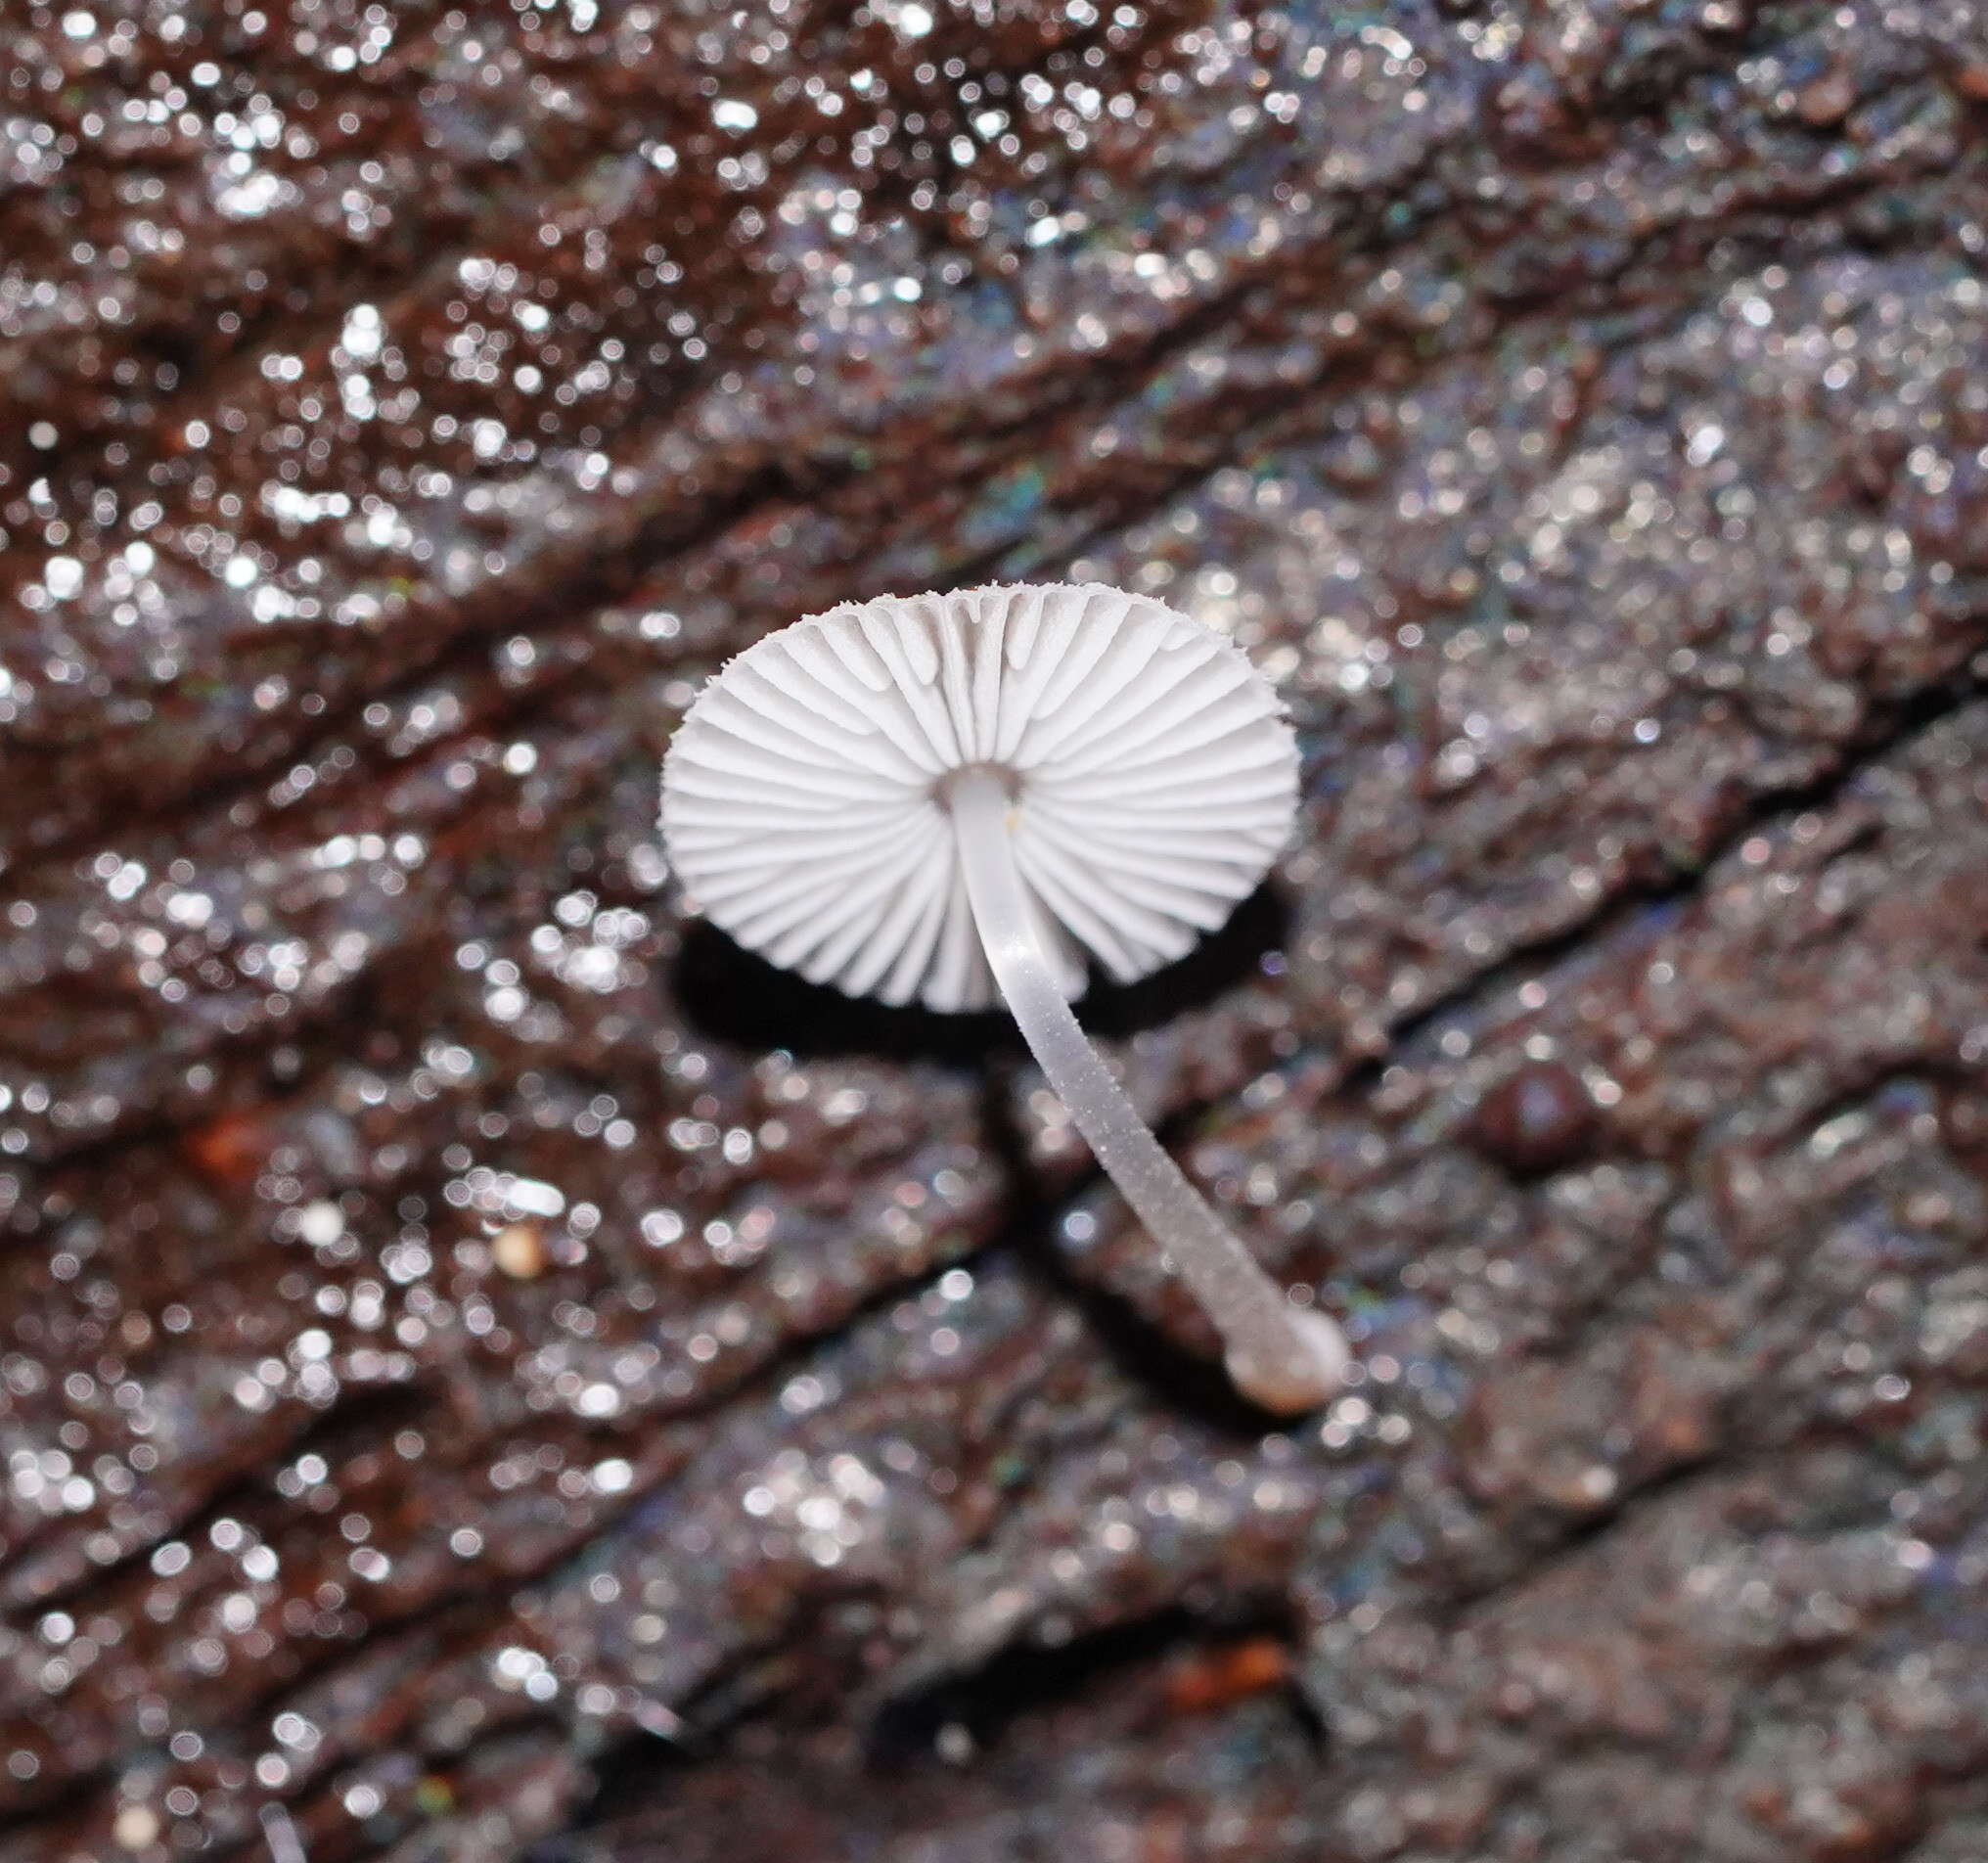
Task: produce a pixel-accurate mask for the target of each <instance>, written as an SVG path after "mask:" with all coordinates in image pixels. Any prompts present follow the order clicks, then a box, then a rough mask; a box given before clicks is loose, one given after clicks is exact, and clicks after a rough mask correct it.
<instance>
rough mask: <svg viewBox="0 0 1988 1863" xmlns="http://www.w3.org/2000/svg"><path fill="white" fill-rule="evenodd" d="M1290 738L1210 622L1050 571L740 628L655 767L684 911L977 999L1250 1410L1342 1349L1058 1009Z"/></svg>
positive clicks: (911, 990) (1258, 830) (1137, 950)
mask: <svg viewBox="0 0 1988 1863" xmlns="http://www.w3.org/2000/svg"><path fill="white" fill-rule="evenodd" d="M1296 785H1297V754H1296V749H1295V746H1294V744H1293V742H1292V737H1291V732H1290V728H1289V726H1288V725H1287V724H1286V723H1285V721H1284V718H1283V714H1282V707H1281V705H1280V704H1279V703H1278V700H1277V696H1276V694H1275V693H1274V692H1273V691H1272V690H1271V688H1270V686H1269V685H1268V684H1267V683H1266V682H1265V681H1264V679H1263V678H1262V677H1261V675H1259V674H1258V673H1257V671H1256V670H1255V668H1254V667H1253V666H1251V665H1250V663H1249V661H1248V660H1247V659H1245V658H1244V657H1243V655H1242V653H1241V652H1239V651H1238V650H1237V649H1236V648H1235V647H1234V646H1233V645H1231V644H1230V643H1229V642H1228V641H1226V640H1224V639H1223V638H1222V637H1221V636H1220V635H1218V634H1215V633H1213V632H1212V631H1210V630H1209V629H1207V628H1205V627H1203V626H1201V625H1200V624H1199V623H1197V622H1195V621H1192V620H1189V619H1188V618H1187V617H1186V616H1185V615H1182V614H1177V613H1174V612H1173V611H1172V610H1170V609H1167V608H1163V607H1161V606H1160V605H1159V604H1158V603H1156V602H1152V601H1149V600H1146V599H1144V598H1142V597H1139V596H1133V595H1126V594H1122V593H1120V592H1119V591H1118V590H1116V589H1109V588H1103V587H1096V586H1072V585H1068V584H1051V585H1047V586H1033V587H1032V586H1018V587H1010V588H989V589H976V590H972V591H970V592H966V593H962V594H955V595H945V596H939V595H926V596H919V597H916V598H911V599H899V598H896V597H883V598H881V599H879V600H877V601H873V602H867V603H861V604H850V605H847V606H844V607H841V608H837V609H834V610H831V611H830V612H829V613H826V614H820V615H815V616H812V617H810V618H808V619H806V620H802V621H798V622H796V623H795V624H794V625H792V626H791V627H787V628H783V629H781V630H780V631H779V632H777V633H774V634H770V635H768V636H767V637H766V638H765V639H764V640H762V641H760V642H758V643H757V644H756V645H755V646H753V647H751V648H750V649H748V650H747V651H746V652H745V653H744V654H742V655H740V656H739V658H738V659H734V660H733V661H731V662H730V663H729V664H728V665H727V666H726V667H725V668H724V670H723V671H722V672H721V673H720V674H719V675H718V677H717V678H716V679H714V680H713V681H712V682H711V683H710V684H709V685H708V686H707V687H706V688H705V689H704V691H703V692H702V693H701V694H700V697H699V699H698V701H697V703H696V704H694V705H693V706H692V707H691V710H690V714H689V715H688V717H686V719H685V720H684V723H683V726H682V728H681V729H680V730H679V731H678V732H677V734H676V738H675V741H674V742H673V743H672V744H671V746H670V750H669V754H668V756H667V758H666V759H665V761H664V765H663V783H662V822H663V832H664V835H665V837H666V839H667V841H668V843H669V852H670V859H671V861H672V864H673V865H674V866H675V868H676V871H677V873H678V874H679V876H680V877H681V878H682V880H683V882H684V885H685V886H686V888H687V889H688V891H689V893H690V895H691V898H692V899H693V901H694V902H695V904H696V905H697V907H698V908H699V909H700V910H701V911H702V912H703V913H705V914H706V915H707V916H708V917H709V918H710V919H711V920H712V921H713V922H714V923H716V924H717V925H718V926H720V927H721V928H722V929H723V930H724V931H727V932H729V933H730V934H731V935H732V936H733V937H734V938H736V939H738V941H739V942H740V943H741V944H743V945H745V947H746V948H747V949H749V950H753V951H756V952H758V953H759V954H760V955H761V956H762V957H765V958H766V959H768V960H769V961H770V962H772V963H775V964H778V965H781V966H783V967H785V968H788V969H791V970H794V971H797V972H799V973H800V975H801V976H803V977H807V978H809V979H810V980H811V981H814V982H817V983H827V984H833V985H834V986H836V988H838V989H841V990H844V991H847V992H848V993H849V994H851V995H871V996H876V997H880V998H881V999H882V1000H883V1001H884V1002H886V1003H893V1004H905V1003H910V1002H914V1001H917V1002H922V1003H923V1004H925V1005H926V1007H927V1008H929V1009H933V1010H938V1011H942V1012H956V1011H964V1010H974V1009H982V1008H986V1007H988V1006H990V1005H991V1004H992V1003H993V1002H994V1001H995V1000H996V997H997V995H998V996H999V997H1000V998H1001V999H1002V1000H1005V1002H1006V1003H1007V1006H1008V1008H1009V1010H1010V1012H1011V1013H1012V1014H1013V1015H1014V1017H1015V1020H1016V1022H1017V1024H1018V1025H1019V1027H1020V1029H1021V1033H1022V1036H1023V1038H1024V1039H1025V1040H1026V1041H1027V1043H1028V1046H1029V1048H1030V1050H1031V1052H1032V1053H1033V1054H1034V1056H1035V1058H1036V1060H1037V1062H1038V1063H1039V1064H1040V1065H1041V1067H1042V1070H1043V1072H1044V1073H1045V1074H1046V1075H1047V1076H1048V1078H1049V1080H1050V1083H1051V1085H1053V1086H1054V1087H1055V1088H1056V1090H1057V1092H1058V1093H1059V1094H1061V1095H1062V1100H1063V1104H1064V1105H1065V1106H1066V1107H1068V1109H1069V1112H1070V1116H1071V1118H1072V1119H1073V1120H1074V1121H1075V1123H1076V1126H1077V1129H1078V1130H1079V1131H1081V1132H1082V1133H1083V1135H1084V1137H1085V1138H1086V1139H1087V1140H1088V1141H1089V1142H1090V1145H1091V1149H1092V1150H1093V1151H1094V1152H1095V1153H1096V1154H1097V1157H1098V1159H1099V1161H1100V1163H1102V1164H1103V1165H1104V1167H1105V1169H1106V1170H1107V1172H1109V1173H1110V1175H1111V1177H1112V1178H1113V1179H1114V1180H1115V1181H1116V1183H1117V1184H1118V1187H1119V1189H1120V1190H1121V1191H1123V1193H1124V1195H1125V1199H1126V1201H1127V1203H1129V1204H1131V1205H1132V1207H1133V1209H1134V1210H1136V1211H1137V1212H1138V1214H1139V1216H1140V1218H1141V1219H1142V1220H1143V1221H1144V1222H1145V1224H1146V1226H1147V1228H1148V1229H1149V1230H1150V1231H1151V1232H1152V1235H1153V1236H1154V1237H1155V1238H1156V1239H1157V1240H1158V1241H1159V1243H1160V1244H1161V1245H1162V1246H1163V1247H1164V1248H1165V1250H1167V1252H1168V1254H1169V1255H1170V1256H1171V1258H1172V1260H1173V1262H1174V1263H1175V1265H1176V1266H1177V1267H1178V1269H1179V1271H1180V1273H1181V1275H1182V1276H1183V1278H1184V1279H1185V1280H1186V1282H1187V1284H1188V1286H1189V1287H1190V1289H1191V1290H1192V1291H1193V1293H1194V1295H1195V1296H1196V1298H1197V1300H1198V1301H1199V1303H1200V1305H1201V1307H1202V1309H1203V1310H1204V1311H1205V1312H1206V1313H1207V1315H1208V1317H1209V1319H1210V1320H1211V1321H1212V1322H1213V1323H1214V1325H1215V1327H1216V1329H1217V1330H1218V1331H1219V1332H1220V1334H1221V1336H1222V1340H1223V1345H1224V1348H1225V1358H1226V1363H1227V1365H1228V1368H1229V1375H1230V1377H1231V1378H1232V1379H1233V1380H1234V1381H1235V1383H1236V1385H1237V1386H1238V1387H1239V1388H1240V1389H1241V1390H1242V1391H1243V1392H1244V1393H1245V1394H1246V1395H1247V1396H1249V1397H1251V1398H1253V1399H1254V1400H1255V1401H1256V1402H1258V1403H1260V1404H1262V1405H1264V1406H1265V1407H1267V1408H1269V1409H1272V1410H1277V1411H1282V1412H1292V1413H1294V1412H1297V1411H1301V1410H1306V1409H1310V1408H1311V1407H1313V1406H1314V1405H1316V1404H1319V1403H1321V1402H1323V1401H1324V1400H1325V1399H1326V1398H1328V1397H1330V1396H1331V1395H1332V1394H1333V1391H1334V1390H1336V1389H1337V1388H1338V1386H1339V1385H1340V1383H1341V1381H1342V1379H1343V1376H1344V1373H1345V1369H1346V1365H1347V1360H1348V1354H1347V1348H1346V1342H1345V1340H1344V1337H1343V1336H1342V1335H1341V1333H1340V1331H1339V1329H1338V1327H1337V1326H1335V1325H1334V1324H1333V1321H1332V1320H1330V1319H1329V1318H1327V1317H1326V1316H1325V1315H1324V1314H1322V1313H1317V1312H1314V1311H1312V1310H1310V1309H1308V1308H1304V1307H1300V1306H1297V1305H1294V1304H1293V1303H1292V1302H1291V1301H1290V1300H1289V1299H1288V1298H1287V1297H1286V1295H1285V1294H1284V1293H1283V1291H1282V1290H1280V1289H1279V1288H1278V1287H1277V1286H1276V1285H1275V1284H1274V1283H1273V1282H1272V1281H1271V1280H1270V1278H1269V1277H1268V1276H1267V1275H1266V1274H1265V1273H1264V1271H1263V1269H1262V1268H1261V1267H1260V1266H1259V1265H1258V1264H1257V1262H1256V1261H1255V1259H1254V1258H1253V1257H1252V1256H1251V1255H1250V1254H1249V1252H1248V1250H1245V1249H1244V1248H1243V1247H1242V1244H1241V1243H1240V1242H1239V1241H1238V1240H1237V1239H1236V1238H1235V1236H1233V1235H1232V1234H1231V1233H1230V1232H1229V1230H1228V1229H1227V1228H1225V1227H1224V1226H1223V1224H1222V1223H1221V1222H1220V1221H1219V1219H1218V1218H1217V1217H1216V1216H1215V1214H1214V1212H1213V1211H1212V1210H1211V1209H1210V1208H1209V1207H1208V1205H1207V1203H1206V1202H1205V1201H1204V1200H1203V1199H1202V1198H1201V1196H1200V1195H1199V1194H1198V1193H1197V1191H1196V1190H1195V1189H1194V1187H1193V1186H1192V1185H1191V1184H1190V1183H1189V1182H1188V1180H1187V1179H1186V1177H1184V1176H1183V1175H1182V1174H1181V1171H1180V1168H1179V1166H1177V1165H1176V1164H1175V1163H1174V1161H1173V1160H1172V1159H1170V1158H1168V1157H1167V1155H1166V1154H1165V1152H1163V1151H1162V1150H1161V1149H1160V1147H1159V1144H1158V1142H1157V1141H1156V1140H1155V1139H1154V1138H1153V1136H1152V1132H1151V1131H1150V1130H1149V1129H1148V1127H1147V1125H1146V1123H1145V1121H1144V1120H1143V1119H1141V1118H1140V1116H1139V1114H1138V1113H1137V1111H1136V1110H1135V1109H1134V1107H1133V1105H1132V1103H1131V1101H1130V1100H1128V1099H1127V1098H1126V1096H1125V1094H1124V1091H1123V1090H1122V1089H1121V1088H1120V1087H1119V1086H1118V1084H1117V1082H1116V1081H1115V1080H1114V1079H1113V1078H1112V1077H1111V1074H1110V1073H1109V1071H1108V1070H1107V1068H1106V1067H1105V1065H1104V1063H1103V1062H1102V1061H1101V1060H1100V1059H1099V1057H1098V1054H1097V1052H1096V1050H1094V1049H1093V1048H1092V1046H1091V1044H1090V1042H1089V1040H1088V1039H1087V1038H1086V1037H1085V1035H1084V1032H1083V1030H1082V1029H1081V1028H1080V1027H1079V1026H1078V1024H1077V1020H1076V1018H1075V1017H1074V1016H1073V1015H1072V1014H1071V1013H1070V1008H1069V1002H1070V999H1072V998H1074V997H1075V996H1077V995H1078V994H1079V993H1080V992H1081V990H1082V988H1083V985H1084V980H1085V954H1086V953H1088V954H1089V956H1090V957H1091V958H1094V959H1095V960H1096V961H1097V962H1098V964H1099V965H1101V966H1102V967H1103V969H1104V970H1105V971H1106V972H1107V974H1108V975H1109V976H1111V977H1115V978H1117V979H1118V980H1120V981H1130V980H1132V979H1133V978H1135V977H1143V976H1145V975H1147V974H1148V973H1149V972H1152V971H1153V970H1156V969H1158V968H1159V967H1160V966H1161V965H1163V964H1166V963H1169V962H1171V961H1172V960H1173V959H1175V958H1178V957H1180V956H1182V955H1183V954H1184V953H1185V952H1186V951H1187V950H1188V949H1189V948H1190V947H1191V946H1192V945H1193V944H1194V943H1195V941H1196V940H1197V938H1198V937H1199V936H1200V935H1201V934H1202V933H1204V932H1207V931H1213V930H1214V929H1215V928H1216V927H1217V926H1219V925H1220V924H1221V923H1222V922H1223V920H1224V919H1226V918H1227V917H1228V915H1229V913H1230V911H1231V910H1232V909H1233V907H1234V906H1235V905H1236V903H1237V901H1238V900H1240V899H1242V897H1244V896H1245V895H1246V894H1247V893H1248V892H1249V891H1251V890H1252V889H1253V888H1254V887H1255V886H1256V885H1257V883H1258V882H1259V881H1260V880H1261V879H1262V877H1263V874H1264V871H1265V870H1266V869H1267V868H1268V866H1269V865H1270V862H1271V861H1272V859H1273V858H1275V856H1276V855H1277V853H1278V851H1279V849H1280V848H1281V847H1282V846H1283V845H1284V842H1285V841H1286V840H1287V839H1288V835H1289V833H1290V824H1291V818H1292V815H1293V813H1294V810H1295V806H1296Z"/></svg>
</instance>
